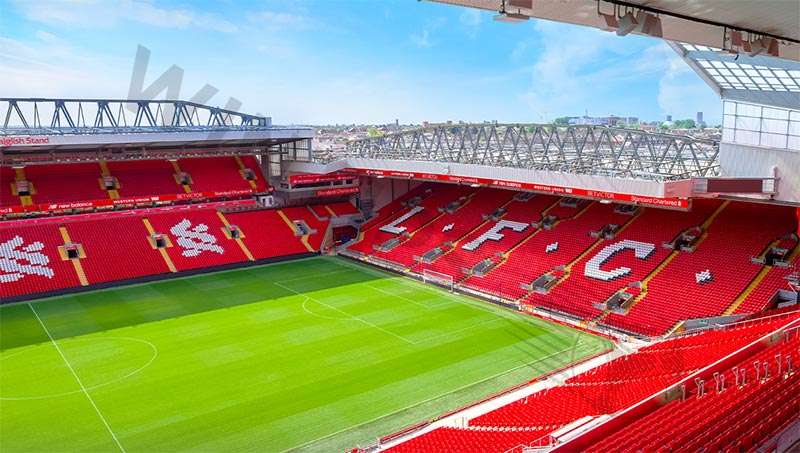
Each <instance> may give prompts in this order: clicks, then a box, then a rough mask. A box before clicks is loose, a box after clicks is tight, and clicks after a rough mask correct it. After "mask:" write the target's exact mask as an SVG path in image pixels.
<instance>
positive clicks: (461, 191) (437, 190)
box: [353, 184, 474, 255]
mask: <svg viewBox="0 0 800 453" xmlns="http://www.w3.org/2000/svg"><path fill="white" fill-rule="evenodd" d="M427 191H430V192H429V193H426V192H427ZM473 191H474V189H472V188H471V187H469V186H466V187H465V186H456V185H448V184H439V185H435V184H430V185H426V187H425V188H424V189H423V190H418V191H417V192H416V193H419V194H420V195H425V197H424V198H422V199H421V201H420V202H419V204H418V205H417V206H414V207H410V206H407V207H404V208H403V209H401V210H400V211H396V212H395V214H394V215H391V216H390V217H388V218H386V220H385V221H383V222H381V223H380V225H379V227H378V228H368V229H367V230H366V231H364V238H363V240H362V241H361V242H359V243H358V244H356V245H355V246H354V248H353V249H354V250H357V251H359V252H361V253H363V254H366V255H369V254H372V253H373V252H374V249H373V246H380V245H381V244H383V243H384V242H386V241H388V240H390V239H394V238H396V237H397V236H398V235H397V234H396V233H391V232H386V231H382V229H383V230H386V229H388V228H387V227H389V226H392V224H393V223H397V225H394V227H395V228H398V229H402V230H403V233H408V234H411V233H413V232H415V231H416V230H417V229H419V228H420V227H422V226H424V225H425V224H427V223H428V222H431V221H432V220H434V219H435V218H437V217H438V216H440V215H443V214H441V213H440V212H439V208H444V207H445V206H447V205H448V204H450V203H451V202H453V201H456V200H458V199H459V198H461V197H467V196H469V195H470V194H471V193H472V192H473ZM415 196H418V195H412V196H410V197H408V196H406V197H404V198H405V199H406V200H409V199H412V198H413V197H415ZM416 207H421V208H422V209H421V210H419V209H417V210H416V213H415V214H414V215H410V213H411V212H412V211H414V208H416ZM404 216H406V217H404ZM400 220H402V222H399V221H400ZM362 231H363V230H362Z"/></svg>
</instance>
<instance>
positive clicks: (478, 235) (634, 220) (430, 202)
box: [350, 184, 798, 336]
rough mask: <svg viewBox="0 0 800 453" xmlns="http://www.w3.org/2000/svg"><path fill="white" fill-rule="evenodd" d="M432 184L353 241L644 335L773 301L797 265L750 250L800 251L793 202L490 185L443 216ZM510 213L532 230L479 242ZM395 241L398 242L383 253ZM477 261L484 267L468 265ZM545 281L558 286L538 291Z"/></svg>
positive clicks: (474, 286)
mask: <svg viewBox="0 0 800 453" xmlns="http://www.w3.org/2000/svg"><path fill="white" fill-rule="evenodd" d="M423 190H424V191H429V197H427V198H424V199H422V201H421V202H420V204H419V206H420V207H422V208H424V209H423V210H422V211H419V212H417V213H416V214H415V215H411V212H412V209H413V208H411V207H405V208H403V209H401V210H397V211H395V212H394V215H388V216H384V218H383V220H382V221H380V222H374V223H372V224H371V225H370V227H369V228H367V229H366V231H365V232H364V238H363V240H362V241H361V242H359V243H356V244H355V245H353V246H351V247H350V248H351V249H353V250H356V251H358V252H360V253H362V254H365V255H371V256H375V257H378V258H381V259H383V260H386V261H390V262H393V263H396V264H398V265H400V266H402V267H405V268H407V269H410V270H411V271H412V272H414V273H417V274H422V273H424V272H425V270H433V271H436V272H439V273H444V274H447V275H450V276H452V277H453V279H454V281H455V282H457V283H459V285H460V287H462V288H469V289H471V290H474V291H478V292H480V293H483V294H486V295H489V296H495V297H502V298H504V299H507V300H512V301H518V302H520V303H523V304H527V305H531V306H534V307H539V308H542V309H545V310H554V311H556V312H559V313H562V314H564V315H566V316H571V317H574V318H575V319H576V320H579V321H582V322H585V323H591V324H597V323H599V324H601V325H602V326H605V327H613V328H617V329H621V330H622V331H626V332H631V333H635V334H639V335H648V336H651V335H659V334H663V333H665V332H667V331H668V330H669V329H670V328H672V327H674V326H675V325H676V323H678V322H679V321H681V320H685V319H693V318H702V317H710V316H720V315H724V314H730V313H742V314H744V313H752V312H754V311H759V310H761V309H763V308H765V306H766V304H767V302H769V301H768V299H770V298H771V297H772V295H773V294H774V293H775V291H776V290H777V289H778V288H780V287H782V285H783V286H785V279H784V277H785V276H786V275H787V274H788V270H787V269H785V268H778V267H772V266H770V264H771V263H769V264H758V263H755V264H754V263H751V258H754V259H755V258H759V257H760V258H759V259H762V260H763V259H764V256H765V254H767V252H768V251H769V250H770V248H771V247H774V248H776V249H779V250H781V252H780V253H785V254H786V255H785V258H784V259H785V260H786V261H785V263H784V265H785V266H788V264H790V263H791V261H792V259H793V257H794V256H795V255H796V254H797V252H798V250H796V249H797V247H795V246H796V244H797V239H796V237H795V236H793V235H792V234H791V233H793V232H794V231H795V228H796V223H795V219H794V216H793V215H792V214H793V213H792V209H791V208H788V207H781V206H770V205H754V204H752V203H736V202H725V203H722V202H720V201H716V200H694V207H693V209H692V211H690V212H670V213H669V215H667V216H665V215H664V212H665V211H663V210H659V209H654V208H633V209H628V210H625V209H620V207H621V205H613V204H602V203H596V202H591V201H586V202H581V201H578V200H575V199H568V198H567V199H565V198H557V197H553V196H548V195H537V196H535V197H532V198H531V199H529V200H526V201H523V200H522V199H519V200H517V199H514V200H510V198H509V197H508V195H511V194H507V193H503V192H502V191H500V190H499V189H486V188H484V189H480V190H478V191H477V192H475V193H473V194H471V195H469V196H468V197H467V199H466V201H465V202H464V203H463V205H462V206H460V207H459V208H458V209H457V210H455V212H454V213H452V214H449V213H442V214H438V210H437V211H436V213H433V212H428V211H431V209H430V207H432V206H435V205H437V204H442V203H441V201H442V200H446V199H447V198H446V197H444V196H443V195H442V189H441V187H439V186H436V185H430V184H426V185H425V188H424V189H423ZM418 193H421V192H418ZM435 194H438V195H435ZM451 198H452V197H451ZM498 208H502V209H498ZM626 211H627V212H626ZM489 213H494V214H495V215H496V217H495V218H494V219H491V218H487V217H486V216H487V214H489ZM431 219H433V220H432V221H431ZM484 219H486V220H484ZM398 220H403V221H402V222H398ZM501 221H511V222H520V223H525V224H531V225H532V227H531V228H526V229H524V230H523V231H521V232H515V231H513V230H512V229H509V228H504V229H502V232H501V233H500V234H502V236H503V238H502V240H499V241H497V240H491V239H489V240H484V241H483V242H480V239H487V238H486V237H485V236H486V235H494V234H495V232H494V230H493V229H492V228H493V227H495V228H496V227H497V225H498V223H499V222H501ZM420 225H422V226H420ZM514 225H516V224H514ZM519 226H520V229H522V228H521V225H519ZM389 227H391V228H389ZM402 227H405V228H406V230H403V231H402V232H401V234H400V235H398V234H397V232H398V231H399V229H401V228H402ZM392 228H394V229H392ZM381 229H383V230H385V231H381ZM362 231H363V229H362ZM387 231H392V232H387ZM392 238H396V239H397V241H396V244H393V245H394V247H393V248H390V249H389V250H377V251H376V250H375V247H376V246H378V245H380V244H383V243H386V241H389V240H390V239H392ZM499 238H500V236H496V237H495V239H499ZM470 243H472V245H470ZM734 244H735V247H734V246H733V245H734ZM465 246H467V248H472V250H466V249H465V248H464V247H465ZM426 253H427V255H426ZM426 256H427V257H429V258H426ZM781 256H783V255H781ZM420 261H423V262H420ZM476 265H478V267H477V268H476V269H477V270H480V271H481V272H479V273H476V274H475V275H469V274H465V273H464V270H470V269H471V268H473V266H476ZM481 266H483V267H481ZM483 269H486V270H485V271H483ZM537 279H539V280H537ZM541 279H545V280H544V281H546V282H549V283H548V286H544V287H535V286H534V285H533V283H534V282H535V281H540V282H541V281H542V280H541ZM459 281H460V282H459ZM617 292H620V293H621V294H622V295H621V296H620V297H621V301H622V302H624V306H618V307H616V308H617V309H618V310H619V312H613V311H612V310H611V308H613V307H610V306H609V307H606V310H605V311H603V310H602V309H598V308H596V307H595V306H596V305H599V304H605V303H606V301H607V300H608V299H609V298H610V297H611V296H613V295H615V293H617ZM751 295H752V296H751Z"/></svg>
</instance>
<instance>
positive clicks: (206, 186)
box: [178, 157, 264, 192]
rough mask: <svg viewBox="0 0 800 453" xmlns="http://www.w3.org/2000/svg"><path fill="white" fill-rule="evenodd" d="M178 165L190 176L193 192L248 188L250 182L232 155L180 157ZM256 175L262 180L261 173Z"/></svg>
mask: <svg viewBox="0 0 800 453" xmlns="http://www.w3.org/2000/svg"><path fill="white" fill-rule="evenodd" d="M178 165H179V166H180V168H181V170H182V171H185V172H187V173H189V175H190V176H191V177H192V183H191V184H190V187H191V188H192V191H193V192H210V191H215V190H229V189H249V188H250V183H249V182H248V181H247V180H246V179H244V178H242V175H241V173H240V172H239V170H240V169H241V168H240V166H239V163H238V162H237V161H236V158H234V157H204V158H195V159H180V160H178ZM257 175H258V176H259V179H261V180H262V181H263V179H264V178H263V177H261V173H260V172H258V173H257Z"/></svg>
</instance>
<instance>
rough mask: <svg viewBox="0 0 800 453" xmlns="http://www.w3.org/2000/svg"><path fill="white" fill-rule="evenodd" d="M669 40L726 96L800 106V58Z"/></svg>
mask: <svg viewBox="0 0 800 453" xmlns="http://www.w3.org/2000/svg"><path fill="white" fill-rule="evenodd" d="M798 4H800V2H798ZM668 44H669V45H670V47H672V48H673V49H674V50H675V52H677V53H678V55H680V56H681V58H683V60H684V61H685V62H686V63H687V64H688V65H689V66H690V67H691V68H692V69H694V71H695V72H697V74H699V75H700V77H701V78H702V79H703V80H705V82H706V83H708V85H709V86H710V87H711V88H712V89H713V90H714V91H715V92H716V93H717V94H718V95H720V97H722V98H723V99H726V100H734V101H741V102H749V103H755V104H761V105H770V106H775V107H784V108H789V109H798V108H800V62H797V61H791V60H783V59H780V58H773V57H767V56H761V55H759V56H755V57H750V56H747V55H745V54H739V55H735V54H731V53H729V52H726V51H722V50H719V49H714V48H711V47H706V46H698V45H693V44H681V43H677V42H668Z"/></svg>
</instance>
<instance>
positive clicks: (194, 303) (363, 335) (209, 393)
mask: <svg viewBox="0 0 800 453" xmlns="http://www.w3.org/2000/svg"><path fill="white" fill-rule="evenodd" d="M609 345H610V343H609V342H608V341H607V340H604V339H602V338H599V337H595V336H592V335H589V334H586V333H582V332H580V331H577V330H573V329H569V328H567V327H563V326H560V325H556V324H552V323H548V322H545V321H542V320H540V319H537V318H534V317H531V316H527V315H523V314H519V313H515V312H513V311H510V310H506V309H502V308H499V307H496V306H494V305H491V304H488V303H485V302H479V301H476V300H473V299H471V298H468V297H464V296H459V295H455V294H451V293H448V292H447V291H444V290H440V289H438V288H434V287H431V286H426V285H422V284H419V283H417V282H414V281H411V280H409V279H406V278H403V277H399V276H395V275H392V274H387V273H384V272H381V271H378V270H376V269H373V268H370V267H367V266H363V265H360V264H357V263H353V262H350V261H346V260H344V259H339V258H329V257H317V258H310V259H305V260H299V261H292V262H286V263H280V264H272V265H265V266H256V267H251V268H245V269H238V270H233V271H225V272H219V273H214V274H206V275H199V276H193V277H186V278H179V279H174V280H166V281H160V282H154V283H147V284H140V285H133V286H127V287H121V288H115V289H110V290H101V291H93V292H88V293H82V294H75V295H69V296H62V297H57V298H50V299H44V300H40V301H36V302H33V303H30V304H28V303H19V304H12V305H6V306H2V307H0V451H2V452H52V451H93V452H113V451H128V452H171V451H187V450H188V451H209V452H210V451H214V452H221V451H286V450H289V451H320V452H328V451H330V452H336V451H344V450H347V449H350V448H353V447H355V446H356V444H359V443H361V444H363V443H368V442H371V441H374V440H375V437H376V436H382V435H386V434H389V433H391V432H394V431H396V430H399V429H402V428H404V427H407V426H409V425H412V424H415V423H417V422H419V421H422V420H425V419H430V418H432V417H435V416H436V415H439V414H442V413H444V412H446V411H448V410H451V409H454V408H457V407H460V406H462V405H464V404H467V403H469V402H472V401H475V400H477V399H480V398H483V397H486V396H488V395H491V394H493V393H496V392H498V391H500V390H503V389H505V388H508V387H510V386H513V385H515V384H518V383H520V382H524V381H526V380H529V379H532V378H534V377H536V376H538V375H541V374H543V373H546V372H548V371H550V370H553V369H556V368H559V367H562V366H564V365H567V364H569V363H571V362H574V361H576V360H579V359H581V358H583V357H586V356H589V355H591V354H594V353H597V352H598V351H601V350H603V349H606V348H608V347H609Z"/></svg>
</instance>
